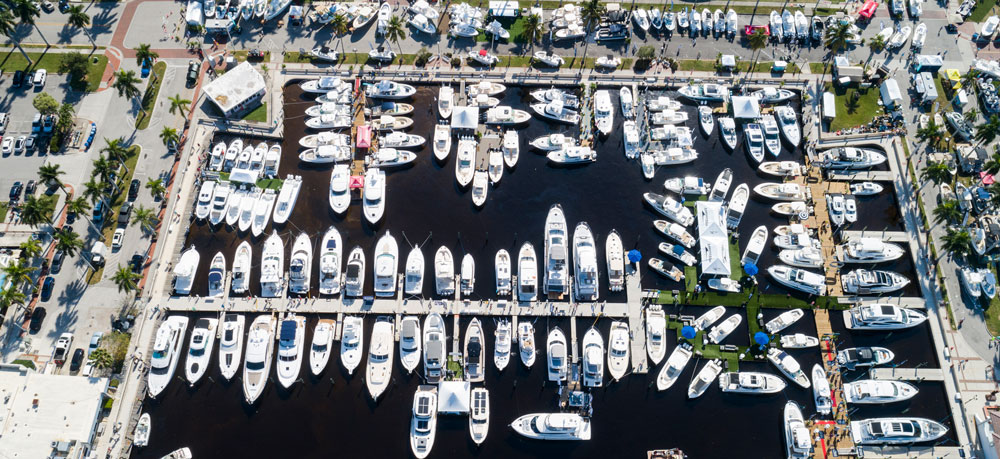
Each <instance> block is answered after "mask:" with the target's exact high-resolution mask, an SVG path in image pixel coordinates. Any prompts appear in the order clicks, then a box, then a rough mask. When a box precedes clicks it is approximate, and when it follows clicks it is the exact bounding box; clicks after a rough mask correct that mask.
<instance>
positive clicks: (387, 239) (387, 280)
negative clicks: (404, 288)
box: [373, 231, 399, 297]
mask: <svg viewBox="0 0 1000 459" xmlns="http://www.w3.org/2000/svg"><path fill="white" fill-rule="evenodd" d="M398 273H399V245H398V244H397V243H396V238H394V237H393V236H392V234H390V233H389V231H386V232H385V234H384V235H382V237H381V238H379V240H378V243H377V244H376V245H375V261H374V266H373V274H374V276H375V296H382V297H385V296H395V294H396V278H397V277H398Z"/></svg>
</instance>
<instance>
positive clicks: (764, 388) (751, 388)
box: [719, 371, 786, 395]
mask: <svg viewBox="0 0 1000 459" xmlns="http://www.w3.org/2000/svg"><path fill="white" fill-rule="evenodd" d="M785 386H786V383H785V381H784V380H782V379H781V378H780V377H778V376H775V375H772V374H768V373H758V372H754V371H739V372H732V373H722V374H721V375H719V389H721V390H722V391H723V392H731V393H736V394H760V395H764V394H776V393H778V392H781V391H783V390H785Z"/></svg>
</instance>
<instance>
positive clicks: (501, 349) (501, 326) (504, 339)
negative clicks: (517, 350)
mask: <svg viewBox="0 0 1000 459" xmlns="http://www.w3.org/2000/svg"><path fill="white" fill-rule="evenodd" d="M512 337H513V332H512V331H511V328H510V321H509V320H507V319H500V322H498V323H497V328H496V331H494V333H493V338H494V341H493V364H494V365H496V367H497V371H503V369H504V368H507V364H508V363H510V349H511V341H512Z"/></svg>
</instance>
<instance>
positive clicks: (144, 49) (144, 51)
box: [135, 43, 160, 67]
mask: <svg viewBox="0 0 1000 459" xmlns="http://www.w3.org/2000/svg"><path fill="white" fill-rule="evenodd" d="M159 58H160V55H159V54H157V53H156V51H153V50H152V49H150V47H149V44H148V43H139V46H137V47H136V48H135V65H138V66H139V67H142V63H143V61H147V60H148V61H149V63H150V65H152V64H153V63H154V62H156V60H157V59H159Z"/></svg>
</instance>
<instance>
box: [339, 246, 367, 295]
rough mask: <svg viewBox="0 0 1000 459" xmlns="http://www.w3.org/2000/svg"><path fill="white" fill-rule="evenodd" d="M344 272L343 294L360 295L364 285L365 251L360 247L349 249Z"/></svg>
mask: <svg viewBox="0 0 1000 459" xmlns="http://www.w3.org/2000/svg"><path fill="white" fill-rule="evenodd" d="M344 273H345V280H344V294H345V295H347V296H350V297H359V296H361V294H362V292H363V290H364V286H365V252H364V251H362V250H361V247H355V248H353V249H351V253H350V255H348V256H347V270H346V271H344Z"/></svg>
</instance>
